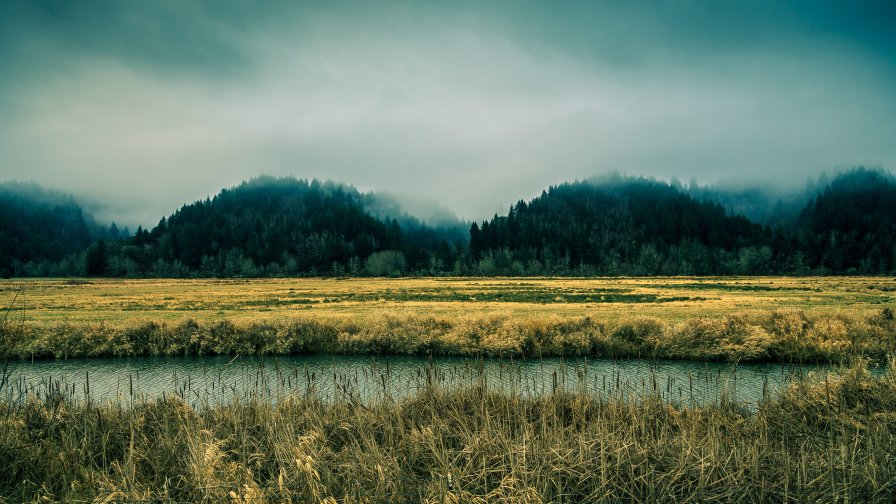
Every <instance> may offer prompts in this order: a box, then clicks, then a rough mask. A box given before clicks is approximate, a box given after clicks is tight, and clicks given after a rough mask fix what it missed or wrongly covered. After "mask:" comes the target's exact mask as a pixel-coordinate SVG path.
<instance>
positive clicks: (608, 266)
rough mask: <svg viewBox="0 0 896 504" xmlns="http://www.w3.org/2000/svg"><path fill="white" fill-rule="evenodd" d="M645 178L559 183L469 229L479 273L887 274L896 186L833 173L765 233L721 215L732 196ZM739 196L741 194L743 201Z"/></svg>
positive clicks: (859, 174) (883, 179)
mask: <svg viewBox="0 0 896 504" xmlns="http://www.w3.org/2000/svg"><path fill="white" fill-rule="evenodd" d="M694 192H695V191H694V189H693V188H692V189H691V190H689V191H686V190H685V189H683V188H681V187H680V186H678V185H672V184H668V183H665V182H659V181H656V180H648V179H643V178H639V179H635V178H624V177H611V178H605V179H603V180H600V181H588V182H577V183H569V184H562V185H559V186H556V187H552V188H550V189H548V190H547V191H544V192H543V193H542V194H541V196H539V197H537V198H534V199H533V200H532V201H530V202H528V203H526V202H522V201H521V202H519V203H517V204H516V205H515V206H513V207H512V208H511V209H510V211H509V212H508V213H507V215H504V216H497V215H496V216H495V217H493V218H492V219H490V220H487V221H484V222H483V223H482V224H476V225H474V226H473V227H472V228H471V230H470V253H471V256H472V258H473V260H474V261H476V262H478V264H479V270H480V271H482V272H496V273H498V274H538V273H540V272H545V273H552V274H556V273H560V272H570V273H575V274H584V275H591V274H601V275H655V274H663V275H693V274H697V275H706V274H744V275H755V274H807V273H815V274H823V273H834V274H843V273H846V274H851V273H865V274H887V273H892V272H893V271H894V270H896V247H894V244H896V240H894V237H896V184H894V181H893V178H892V177H891V176H889V175H888V174H886V173H883V172H880V171H874V170H866V169H861V168H860V169H855V170H852V171H849V172H846V173H843V174H840V175H838V176H837V177H836V178H835V179H834V180H833V181H832V182H831V183H830V184H829V185H827V186H826V187H824V188H821V189H820V192H819V193H818V195H817V196H816V197H814V198H811V199H809V201H808V203H806V204H805V206H804V207H803V209H802V210H801V211H798V210H796V211H795V210H792V209H790V210H784V208H786V205H784V204H780V205H776V207H777V208H778V212H779V213H778V218H776V219H775V221H776V222H778V224H777V225H775V226H774V227H772V226H763V225H761V224H758V223H754V222H752V221H750V220H748V219H746V218H745V217H743V216H740V215H736V214H732V213H731V212H729V211H726V210H725V208H724V207H723V205H722V203H721V202H720V201H719V200H716V199H714V197H720V199H721V200H722V201H725V202H731V201H733V197H732V194H731V193H724V192H720V191H715V192H713V191H698V192H700V193H701V198H700V199H698V198H695V197H693V196H691V193H694ZM747 193H748V190H744V191H743V192H742V193H741V194H747Z"/></svg>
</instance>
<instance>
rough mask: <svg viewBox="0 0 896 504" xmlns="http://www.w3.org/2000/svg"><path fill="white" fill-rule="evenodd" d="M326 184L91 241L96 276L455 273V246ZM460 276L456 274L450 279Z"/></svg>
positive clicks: (198, 208) (266, 193) (237, 191)
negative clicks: (380, 215)
mask: <svg viewBox="0 0 896 504" xmlns="http://www.w3.org/2000/svg"><path fill="white" fill-rule="evenodd" d="M367 201H368V195H362V194H361V193H359V192H358V191H357V190H355V189H353V188H350V187H346V186H342V185H338V184H335V183H332V182H319V181H316V180H315V181H307V180H297V179H294V178H283V179H275V178H271V177H262V178H258V179H254V180H252V181H249V182H245V183H243V184H241V185H239V186H237V187H234V188H232V189H225V190H223V191H221V192H220V193H219V194H218V195H217V196H215V197H214V198H211V199H206V200H203V201H197V202H195V203H192V204H189V205H185V206H183V207H182V208H181V209H180V210H178V211H177V212H175V213H174V214H173V215H171V216H170V217H168V218H163V219H162V220H161V221H160V222H159V223H158V225H157V226H156V227H155V228H153V229H152V230H146V229H143V228H138V229H137V231H136V232H135V234H134V236H133V238H130V239H127V240H123V241H118V242H113V243H108V242H97V243H96V244H94V245H93V246H91V248H90V249H89V250H88V251H87V254H86V259H85V260H86V273H87V274H88V275H98V276H163V277H189V276H202V277H256V276H287V275H288V276H294V275H311V276H321V275H324V276H330V275H334V276H346V275H351V276H362V275H370V276H398V275H405V274H442V273H450V272H455V268H456V267H458V265H459V264H460V261H461V257H462V256H463V254H464V253H465V250H466V245H465V241H464V240H460V241H454V242H453V241H452V238H455V239H456V238H457V233H456V232H454V231H453V230H452V229H451V228H446V227H439V228H434V227H430V226H426V225H424V224H422V223H420V222H417V221H415V220H414V219H413V218H411V217H409V216H406V215H402V216H400V218H401V219H402V221H403V222H404V223H405V225H404V227H403V226H402V225H401V224H399V221H398V218H396V217H393V218H378V217H374V216H373V215H371V213H370V212H368V211H367V210H366V208H365V203H366V202H367ZM458 273H459V272H458Z"/></svg>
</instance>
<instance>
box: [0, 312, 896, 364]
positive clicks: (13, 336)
mask: <svg viewBox="0 0 896 504" xmlns="http://www.w3.org/2000/svg"><path fill="white" fill-rule="evenodd" d="M0 343H2V345H0V348H2V350H0V353H2V357H6V358H13V359H28V358H38V359H40V358H78V357H137V356H201V355H269V356H276V355H300V354H312V353H324V354H378V355H433V356H449V355H450V356H477V357H478V356H487V357H578V356H589V357H609V358H631V357H640V358H655V359H690V360H713V361H730V362H757V361H770V362H778V361H779V362H828V363H838V362H846V361H849V360H851V359H853V358H856V357H863V358H867V359H871V360H874V361H878V362H882V361H884V360H886V358H887V356H888V355H893V354H894V353H896V315H894V312H893V310H892V309H890V308H883V309H879V310H876V311H869V312H868V313H864V314H843V313H835V314H818V313H816V314H810V313H808V312H806V311H803V310H798V309H783V310H775V311H771V312H739V313H732V314H729V315H723V316H714V317H702V316H697V317H693V318H688V319H685V320H682V321H679V322H670V321H664V320H662V319H658V318H654V317H638V316H633V317H630V318H624V319H621V320H618V321H615V322H602V321H599V320H596V319H595V318H592V317H590V316H568V317H560V316H556V315H555V316H547V317H541V318H527V319H517V318H514V317H511V316H509V315H501V314H488V315H484V316H478V315H474V316H463V317H459V318H453V317H445V316H426V315H417V314H396V313H384V314H382V315H378V316H371V317H367V318H365V319H363V320H358V319H355V318H352V317H345V316H343V317H328V318H315V317H313V316H309V315H301V316H296V317H292V318H285V319H272V320H260V321H233V320H229V319H222V320H217V321H197V320H195V319H192V318H188V319H184V320H181V321H170V322H165V321H162V322H156V321H151V320H148V321H131V322H127V323H114V322H59V323H49V324H34V323H25V324H18V325H17V324H14V323H9V321H7V323H5V324H3V325H0Z"/></svg>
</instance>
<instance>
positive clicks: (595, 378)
mask: <svg viewBox="0 0 896 504" xmlns="http://www.w3.org/2000/svg"><path fill="white" fill-rule="evenodd" d="M830 372H836V370H835V369H834V368H832V367H829V366H827V367H826V366H819V365H787V364H741V365H737V366H735V365H732V364H730V363H705V362H693V361H648V360H642V359H631V360H608V359H560V358H547V359H524V360H506V359H505V360H501V359H472V358H461V357H438V358H434V359H428V358H425V357H410V356H388V357H386V356H377V357H371V356H346V355H327V356H322V355H311V356H289V357H276V358H274V357H267V358H260V357H236V358H233V357H222V356H216V357H146V358H114V359H70V360H46V361H35V362H13V363H11V364H10V365H9V369H8V371H7V373H6V382H5V384H4V385H3V387H2V389H0V395H2V396H3V397H4V398H6V399H7V400H14V401H22V400H25V398H26V397H27V396H28V395H29V394H31V395H37V396H43V395H46V394H47V393H49V392H54V393H59V392H63V393H65V394H67V395H71V396H72V397H74V398H76V399H79V400H85V399H87V398H89V399H90V400H92V401H135V400H140V399H151V398H154V397H159V396H162V395H163V394H164V395H172V394H173V395H177V396H180V397H181V398H183V399H184V400H186V401H188V402H189V403H191V404H193V405H194V406H197V407H198V406H201V405H214V404H220V403H226V402H229V401H234V400H246V399H249V398H253V397H259V396H261V397H263V398H266V399H269V400H271V401H274V402H276V401H278V400H280V399H282V398H285V397H287V396H289V395H292V394H298V395H314V396H316V397H319V398H321V399H323V400H327V401H333V400H347V401H358V402H362V403H369V402H371V401H382V400H394V399H401V398H403V397H407V396H410V395H413V394H415V393H417V392H419V391H421V390H423V389H425V388H427V387H436V388H442V389H445V390H448V389H452V388H457V387H459V386H476V385H486V386H487V387H488V388H489V389H491V390H497V391H504V392H509V393H513V394H519V395H521V396H527V397H537V396H540V395H544V394H549V393H551V392H553V391H557V390H565V391H571V392H572V391H582V390H586V391H588V392H590V393H594V394H604V395H614V396H617V397H619V396H622V397H633V398H639V397H645V396H660V397H661V398H663V399H664V400H666V401H670V402H673V403H680V404H685V405H688V404H691V405H693V404H706V403H712V402H717V401H718V400H719V399H720V398H721V397H722V395H725V396H726V397H727V398H728V399H731V400H734V401H737V402H740V403H743V404H745V405H747V406H749V405H753V404H756V403H757V402H758V401H760V400H761V399H763V398H764V397H768V396H770V395H773V394H776V393H778V392H779V391H780V390H781V388H782V387H783V386H785V385H786V384H788V383H790V382H791V381H794V380H801V379H803V378H805V377H806V376H808V375H809V373H813V374H815V375H820V376H821V378H822V379H823V374H824V373H830ZM0 381H2V380H0Z"/></svg>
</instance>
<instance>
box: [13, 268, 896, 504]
mask: <svg viewBox="0 0 896 504" xmlns="http://www.w3.org/2000/svg"><path fill="white" fill-rule="evenodd" d="M894 300H896V281H894V280H893V279H889V278H886V279H885V278H859V277H848V278H649V279H648V278H639V279H630V278H622V279H596V280H593V279H548V278H526V279H493V278H488V279H484V278H483V279H462V280H461V279H441V278H433V279H345V280H343V279H294V280H188V281H184V280H92V279H91V280H84V279H77V280H71V279H69V280H66V279H61V280H15V281H3V282H2V283H0V301H3V303H4V305H5V308H6V310H5V312H4V313H3V315H2V316H3V318H2V319H0V320H2V323H0V349H2V350H3V353H4V356H5V357H6V358H13V359H27V358H54V357H55V358H71V357H88V356H122V357H125V356H137V355H209V354H227V355H246V354H266V355H279V354H301V353H314V352H327V353H334V354H339V353H373V354H420V355H449V354H450V355H470V356H483V355H496V356H534V357H537V356H545V355H589V356H591V355H593V356H606V357H647V358H678V359H714V360H727V361H732V362H735V363H737V362H743V361H823V362H840V363H844V366H845V367H842V368H840V369H841V370H840V372H839V374H838V373H834V374H831V375H824V376H821V375H818V376H813V375H810V376H809V377H808V379H806V380H805V381H799V382H796V383H793V384H791V385H789V386H788V387H787V388H786V389H785V390H784V391H783V392H782V393H781V394H778V395H770V396H768V397H766V398H765V399H763V400H762V401H761V402H759V403H758V404H752V405H745V404H741V403H737V402H735V401H733V400H731V399H728V396H727V395H726V394H721V396H720V398H719V399H718V400H716V401H714V402H710V403H705V404H696V403H687V402H681V401H679V402H675V401H673V400H671V399H668V398H664V396H662V393H661V392H658V391H657V389H656V386H655V385H654V387H653V389H650V388H649V387H648V389H647V392H646V394H645V395H640V396H637V397H633V396H629V395H623V394H620V393H617V392H614V391H613V390H609V391H603V392H598V391H593V390H585V389H579V388H573V387H569V388H565V387H564V386H560V387H559V388H557V389H553V390H552V391H551V392H549V393H546V394H544V395H541V396H537V397H532V396H527V395H525V394H523V393H522V390H503V389H502V390H497V389H495V388H490V385H489V384H488V383H487V382H486V381H485V380H482V381H481V382H475V383H474V382H471V383H469V384H466V385H463V386H447V385H444V384H440V383H439V382H438V381H437V380H435V381H433V382H432V384H430V385H427V387H426V388H424V389H422V390H420V391H418V392H417V393H416V395H412V396H410V397H402V398H398V399H393V398H390V397H387V396H384V397H381V398H379V399H360V397H361V396H360V394H357V393H353V392H352V390H350V387H351V386H352V385H351V381H348V382H346V383H345V387H347V389H346V390H343V394H342V395H340V396H337V398H336V399H333V400H324V399H322V398H320V397H317V396H315V395H313V394H307V395H288V396H286V397H279V398H277V400H275V401H272V400H271V398H270V397H269V396H267V395H266V392H265V391H266V390H267V389H266V388H265V384H263V383H262V384H260V385H256V387H257V390H256V392H255V393H254V394H251V395H247V396H242V398H237V399H234V400H233V401H230V402H225V403H208V402H205V403H198V404H188V403H187V402H186V401H185V400H184V399H183V398H182V397H181V396H179V395H177V394H172V395H167V396H162V397H157V398H141V397H134V396H133V395H132V396H130V397H129V398H127V397H126V398H124V399H120V400H110V401H108V402H104V401H103V400H99V399H92V398H91V396H89V392H88V393H87V394H88V395H87V397H86V398H81V397H80V396H77V395H76V394H75V390H74V389H73V388H68V386H67V385H66V386H60V385H59V384H58V383H56V382H54V381H53V380H51V379H49V378H50V377H48V378H47V379H46V380H42V381H41V382H40V383H38V384H37V385H36V386H32V385H34V384H27V383H24V382H21V381H17V380H16V379H15V378H12V379H10V376H11V375H10V374H8V371H7V369H6V368H4V369H0V371H2V372H0V393H2V396H0V397H2V398H0V460H2V461H4V465H3V467H4V470H3V471H0V473H2V474H0V503H3V502H47V501H49V502H225V501H226V502H234V503H237V502H244V503H250V502H251V503H262V502H322V503H336V502H340V503H387V502H431V503H461V502H483V503H485V502H506V503H542V502H545V503H546V502H557V503H564V502H570V503H572V502H608V503H609V502H707V503H709V502H720V503H721V502H757V503H758V502H785V503H789V502H794V503H802V502H882V503H883V502H893V501H894V498H896V462H894V461H896V413H894V411H896V402H894V401H896V373H894V371H893V361H891V360H889V358H892V356H893V355H894V354H896V316H894V310H893V308H894ZM868 360H874V361H878V362H887V363H888V366H887V368H886V369H885V370H884V371H882V372H880V373H875V374H872V373H870V372H869V371H868V367H867V364H868ZM735 365H736V364H735ZM334 380H335V377H334ZM521 383H522V382H521ZM29 387H30V388H29ZM650 390H652V392H651V391H650Z"/></svg>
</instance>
